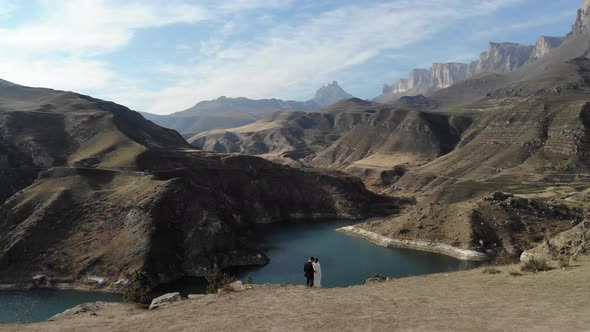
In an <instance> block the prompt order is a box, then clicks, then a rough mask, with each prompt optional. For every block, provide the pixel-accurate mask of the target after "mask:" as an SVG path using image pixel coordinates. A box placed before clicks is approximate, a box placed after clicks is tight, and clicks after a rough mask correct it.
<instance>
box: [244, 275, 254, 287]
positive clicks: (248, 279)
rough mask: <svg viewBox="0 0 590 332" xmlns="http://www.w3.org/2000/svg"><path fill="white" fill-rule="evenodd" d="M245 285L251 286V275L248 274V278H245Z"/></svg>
mask: <svg viewBox="0 0 590 332" xmlns="http://www.w3.org/2000/svg"><path fill="white" fill-rule="evenodd" d="M246 284H248V285H252V284H253V281H252V273H248V277H247V278H246Z"/></svg>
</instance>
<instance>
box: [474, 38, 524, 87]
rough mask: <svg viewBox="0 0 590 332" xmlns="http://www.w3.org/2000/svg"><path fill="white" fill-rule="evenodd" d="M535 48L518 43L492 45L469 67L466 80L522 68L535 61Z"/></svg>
mask: <svg viewBox="0 0 590 332" xmlns="http://www.w3.org/2000/svg"><path fill="white" fill-rule="evenodd" d="M534 53H535V47H534V46H531V45H522V44H517V43H492V42H491V43H490V46H489V47H488V50H487V51H486V52H483V53H482V54H481V55H480V57H479V60H478V61H474V62H472V63H471V64H470V65H469V71H468V75H467V77H466V78H469V77H474V76H476V75H478V74H480V73H484V72H495V73H505V72H510V71H513V70H515V69H517V68H520V67H521V66H523V65H524V64H526V63H527V62H529V61H531V60H532V59H533V54H534Z"/></svg>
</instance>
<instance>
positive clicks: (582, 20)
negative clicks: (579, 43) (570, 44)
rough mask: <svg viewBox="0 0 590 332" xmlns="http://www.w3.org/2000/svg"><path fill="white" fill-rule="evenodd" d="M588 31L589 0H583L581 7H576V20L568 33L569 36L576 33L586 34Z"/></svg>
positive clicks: (589, 21)
mask: <svg viewBox="0 0 590 332" xmlns="http://www.w3.org/2000/svg"><path fill="white" fill-rule="evenodd" d="M588 33H590V0H585V1H584V4H582V7H581V8H580V9H578V14H577V17H576V22H575V23H574V25H573V26H572V31H571V32H570V33H569V34H568V37H569V38H572V37H574V36H576V35H586V34H588Z"/></svg>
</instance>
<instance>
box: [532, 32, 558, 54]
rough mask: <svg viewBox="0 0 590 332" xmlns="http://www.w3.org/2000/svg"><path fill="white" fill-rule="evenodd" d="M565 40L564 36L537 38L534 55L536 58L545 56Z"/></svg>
mask: <svg viewBox="0 0 590 332" xmlns="http://www.w3.org/2000/svg"><path fill="white" fill-rule="evenodd" d="M564 40H565V38H564V37H549V36H541V37H539V39H538V40H537V44H535V51H534V52H533V57H534V58H536V59H539V58H542V57H544V56H545V55H547V54H548V53H549V52H551V50H553V49H554V48H557V47H559V46H561V44H563V41H564Z"/></svg>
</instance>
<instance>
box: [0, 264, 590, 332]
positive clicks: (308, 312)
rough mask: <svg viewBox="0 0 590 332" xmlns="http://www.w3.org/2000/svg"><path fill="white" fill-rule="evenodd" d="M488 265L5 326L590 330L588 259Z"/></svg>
mask: <svg viewBox="0 0 590 332" xmlns="http://www.w3.org/2000/svg"><path fill="white" fill-rule="evenodd" d="M500 270H501V271H502V272H501V273H498V274H487V273H483V272H482V269H477V270H471V271H461V272H456V273H449V274H436V275H429V276H421V277H411V278H403V279H398V280H391V281H387V282H382V283H371V284H368V285H362V286H355V287H349V288H335V289H306V288H304V287H300V286H278V285H272V286H260V287H256V288H255V289H253V290H247V291H245V292H240V293H230V294H222V295H209V296H204V297H201V298H198V299H192V300H185V301H181V302H177V303H173V304H171V305H168V306H165V307H160V308H157V309H155V310H152V311H147V310H144V309H139V308H137V307H136V306H134V305H131V304H105V305H103V306H102V307H101V308H99V309H97V310H88V311H86V312H83V313H78V314H73V315H70V316H69V317H65V318H63V319H60V320H57V321H54V322H46V323H38V324H29V325H14V324H10V325H0V331H371V330H372V331H384V330H387V331H393V330H404V331H584V330H585V331H589V330H590V259H588V258H584V259H583V260H582V261H581V262H575V263H572V266H571V267H569V268H567V269H566V270H560V269H554V270H552V271H548V272H540V273H524V274H522V275H520V276H513V275H511V274H510V272H511V271H517V270H518V267H517V266H504V267H500Z"/></svg>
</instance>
